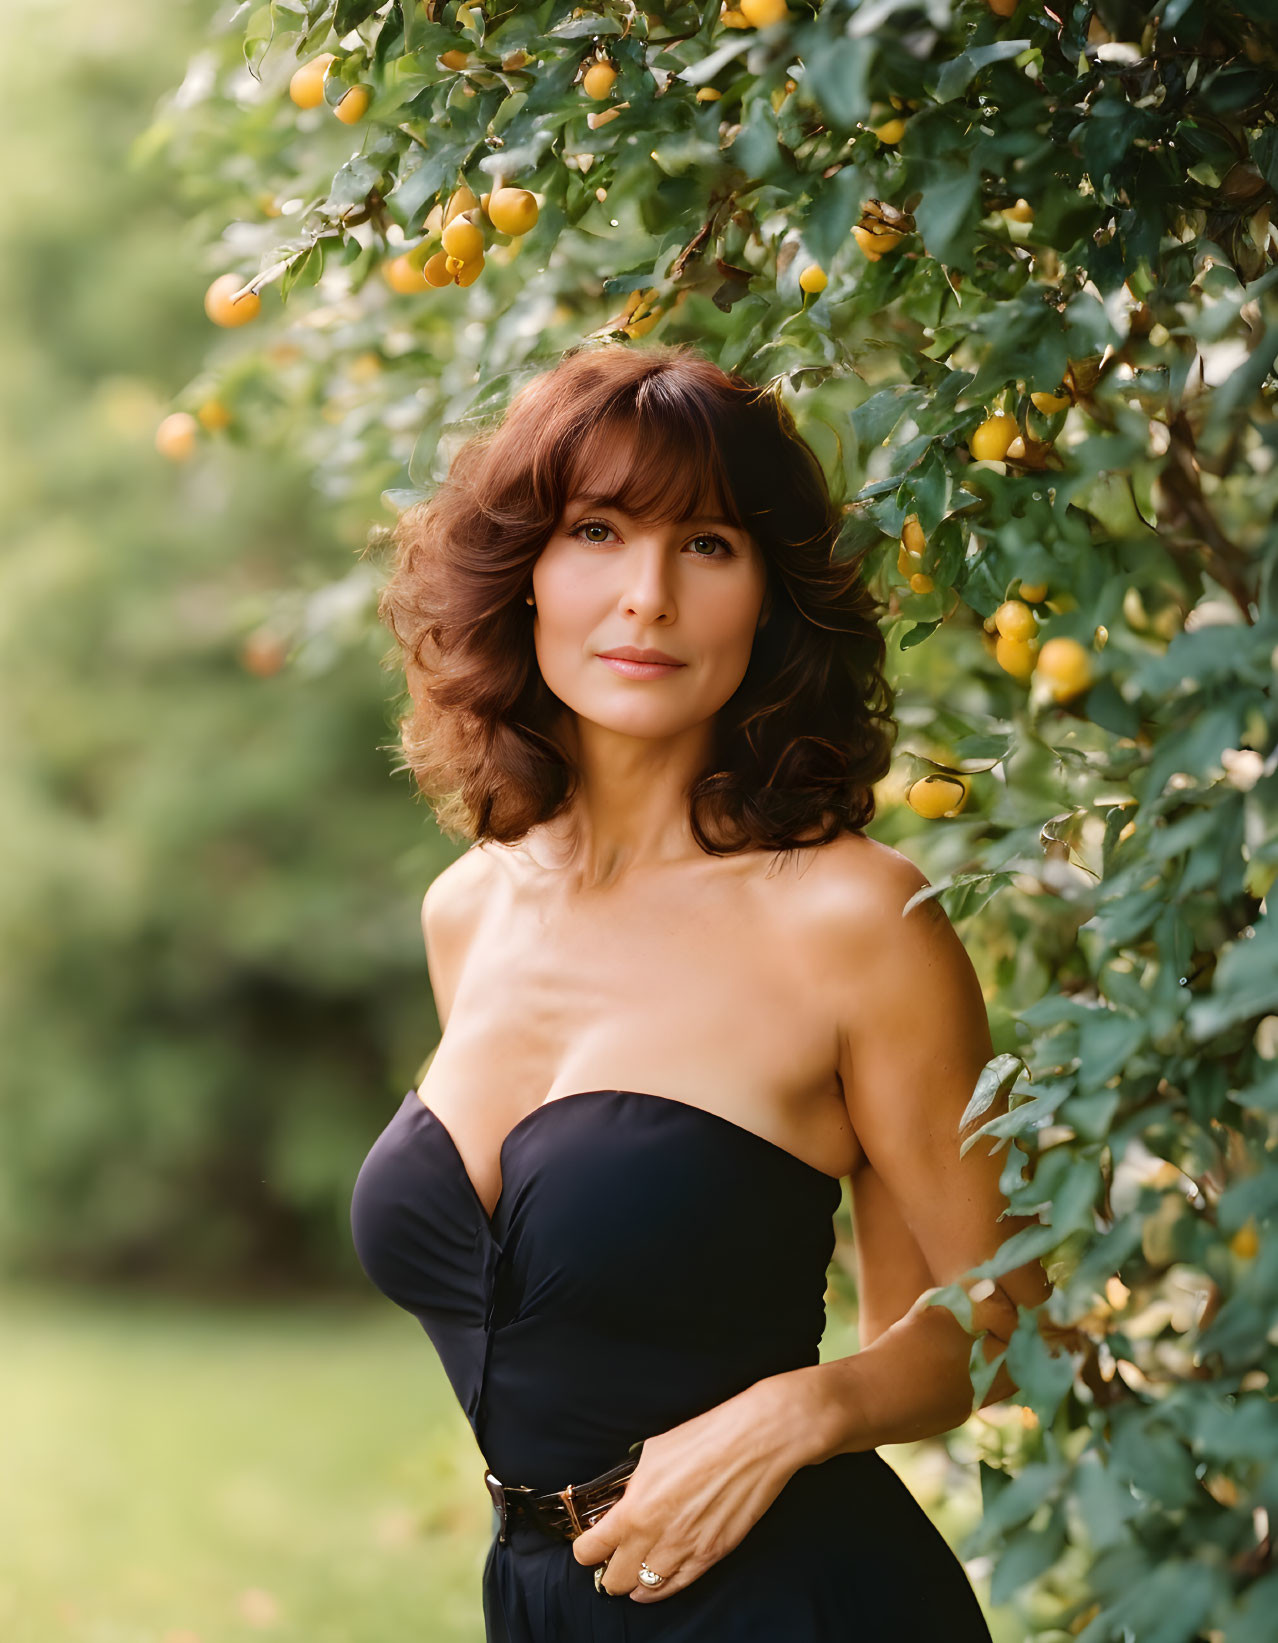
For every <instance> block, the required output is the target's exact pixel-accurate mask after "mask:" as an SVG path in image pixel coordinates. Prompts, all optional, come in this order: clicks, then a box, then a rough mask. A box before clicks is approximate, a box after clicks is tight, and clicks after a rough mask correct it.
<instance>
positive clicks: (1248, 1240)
mask: <svg viewBox="0 0 1278 1643" xmlns="http://www.w3.org/2000/svg"><path fill="white" fill-rule="evenodd" d="M1229 1247H1230V1249H1231V1250H1232V1251H1233V1252H1234V1254H1235V1255H1237V1256H1238V1257H1239V1259H1240V1260H1243V1261H1250V1260H1252V1259H1253V1258H1254V1257H1255V1256H1256V1255H1257V1254H1258V1253H1259V1251H1260V1238H1259V1236H1258V1235H1257V1232H1256V1223H1255V1221H1254V1220H1253V1219H1252V1217H1251V1216H1250V1215H1249V1216H1248V1217H1247V1219H1246V1220H1245V1221H1244V1222H1243V1224H1242V1225H1241V1226H1240V1227H1239V1228H1238V1231H1237V1232H1235V1233H1234V1235H1233V1237H1232V1238H1231V1239H1230V1240H1229Z"/></svg>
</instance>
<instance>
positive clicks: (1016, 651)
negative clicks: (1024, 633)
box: [994, 633, 1035, 679]
mask: <svg viewBox="0 0 1278 1643" xmlns="http://www.w3.org/2000/svg"><path fill="white" fill-rule="evenodd" d="M994 660H995V661H996V662H997V663H998V665H999V666H1000V667H1001V668H1002V669H1003V672H1004V673H1010V674H1011V675H1012V677H1013V678H1014V679H1028V678H1029V676H1030V675H1031V674H1032V673H1033V671H1034V662H1035V651H1034V647H1033V646H1032V645H1030V644H1027V643H1026V642H1025V640H1024V639H1008V638H1005V637H1004V635H1003V634H1001V633H1000V634H999V636H998V638H997V640H996V641H995V643H994Z"/></svg>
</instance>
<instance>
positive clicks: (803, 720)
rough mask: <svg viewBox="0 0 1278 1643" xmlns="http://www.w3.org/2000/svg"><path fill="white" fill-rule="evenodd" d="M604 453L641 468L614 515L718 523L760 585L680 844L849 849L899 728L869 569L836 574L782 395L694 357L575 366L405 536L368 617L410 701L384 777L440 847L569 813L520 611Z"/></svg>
mask: <svg viewBox="0 0 1278 1643" xmlns="http://www.w3.org/2000/svg"><path fill="white" fill-rule="evenodd" d="M618 433H621V434H623V435H629V436H632V438H633V443H632V444H631V445H630V447H629V448H630V449H632V450H634V451H642V453H643V461H642V464H641V465H638V466H634V467H632V468H631V469H630V471H629V472H628V474H627V477H626V480H625V483H624V485H623V486H622V487H621V489H620V490H619V491H617V492H616V494H614V495H612V496H610V497H609V498H608V499H607V500H608V501H609V502H611V503H612V504H613V505H615V506H617V507H619V508H624V509H625V510H626V512H627V513H629V514H630V515H631V516H632V517H634V518H637V519H645V520H646V519H652V520H656V519H660V520H680V519H687V518H690V517H693V516H695V515H697V514H699V513H713V514H717V515H719V516H721V517H723V518H725V519H728V520H730V521H731V522H732V523H733V524H736V525H738V526H739V527H741V528H743V529H745V530H747V531H749V532H750V534H751V535H752V536H753V538H754V540H755V541H756V542H757V544H758V546H759V548H760V550H761V551H762V554H763V558H764V560H765V563H766V567H767V582H768V591H767V595H765V602H764V610H765V612H766V613H767V614H766V617H765V620H764V622H763V624H762V626H761V627H760V628H759V630H758V632H757V633H756V635H755V639H754V646H753V650H752V652H751V655H750V661H749V665H748V667H747V669H746V673H745V676H744V678H743V679H742V681H741V683H740V685H739V686H738V687H737V689H736V690H735V691H734V692H733V694H732V696H731V697H730V698H729V699H728V701H727V702H726V703H725V704H724V706H723V707H722V708H721V709H720V711H719V712H718V714H716V716H715V724H714V730H713V734H712V736H711V738H710V740H711V745H712V752H711V756H710V758H709V761H708V764H707V766H706V768H705V769H704V770H703V771H702V772H701V774H700V775H699V777H698V778H697V780H696V781H695V782H694V783H693V784H692V786H691V788H690V790H689V793H688V804H689V822H690V827H691V831H692V833H693V836H694V837H695V838H696V840H697V842H698V844H699V845H700V846H701V848H702V849H703V850H705V851H706V852H707V853H709V854H715V855H727V854H734V853H736V852H738V851H742V850H749V849H765V850H788V849H803V848H809V847H811V846H813V845H817V844H823V843H826V842H828V841H829V840H831V839H833V838H836V837H837V836H838V835H839V834H840V833H842V832H853V831H857V830H859V829H861V828H863V827H864V826H865V825H866V823H867V822H869V821H870V820H871V819H872V817H873V815H874V794H873V784H874V783H875V782H876V781H878V780H879V779H880V777H882V776H883V775H884V774H885V773H886V772H887V769H888V766H889V763H890V759H891V751H892V746H893V743H894V741H895V737H896V728H897V727H896V725H895V722H894V720H893V719H892V707H893V692H892V690H891V687H890V686H889V685H888V683H887V681H886V679H885V677H884V671H883V669H884V660H885V654H886V644H885V641H884V638H883V634H882V631H881V629H880V626H879V611H878V607H877V603H876V601H875V599H874V597H873V595H872V594H871V593H870V591H869V589H868V588H867V587H866V585H865V582H864V580H863V576H862V558H863V555H862V554H858V555H856V556H852V557H846V558H840V557H838V556H837V555H836V551H835V550H836V547H837V546H838V544H839V541H840V537H841V534H842V529H843V520H844V516H843V510H842V507H841V506H840V505H839V504H838V503H836V502H835V500H834V499H833V497H832V495H831V492H830V489H829V487H828V485H827V482H826V479H825V475H824V473H823V471H822V468H821V464H820V462H819V461H818V459H817V456H816V454H815V452H814V451H813V450H812V447H811V446H810V445H808V444H807V442H806V441H805V440H804V439H803V438H802V437H801V435H800V434H799V432H798V430H797V427H796V425H795V422H794V418H793V416H792V414H791V413H790V411H789V409H788V407H787V406H786V405H785V403H784V401H783V400H782V398H781V395H780V389H779V385H777V386H775V387H774V386H769V387H759V386H756V385H755V384H753V383H750V382H748V381H747V380H746V379H745V378H744V377H743V376H741V375H739V374H737V373H736V372H725V371H724V370H723V369H722V368H721V367H720V366H718V365H717V364H715V363H714V362H713V361H712V360H710V359H708V358H707V357H706V356H705V355H703V354H702V353H700V352H699V351H698V350H697V349H696V348H695V347H694V346H693V344H691V343H677V344H661V345H651V344H649V345H645V346H642V347H636V346H634V345H632V344H627V343H600V344H582V345H579V346H577V347H575V348H572V349H570V350H569V351H568V352H567V353H566V354H565V355H564V357H563V358H562V359H561V360H560V361H559V362H558V363H557V364H555V365H553V366H552V367H550V368H548V369H546V370H543V371H542V372H541V373H540V374H538V375H537V376H535V377H533V378H532V379H530V380H529V381H527V382H526V383H524V384H523V386H522V387H521V388H520V389H519V391H518V392H517V393H516V394H515V395H514V397H513V398H512V400H511V402H510V404H509V406H508V407H507V409H506V411H505V412H504V413H501V414H499V415H498V416H497V419H496V420H495V422H494V423H493V424H492V425H491V426H487V427H484V426H482V425H481V427H480V429H479V431H478V432H476V433H475V434H474V435H473V436H472V437H471V438H470V439H469V440H467V442H466V443H465V444H464V445H463V446H462V447H461V448H460V449H459V450H458V451H457V453H456V454H455V456H454V457H453V459H452V462H451V464H450V466H449V470H448V474H447V477H446V478H445V479H444V480H443V481H441V482H440V483H439V484H438V485H437V486H436V487H435V489H434V490H433V491H432V492H431V493H430V494H429V495H427V496H426V497H425V498H424V499H423V500H420V501H418V502H416V503H414V504H413V505H412V506H410V507H408V508H406V509H405V510H404V512H403V513H402V514H401V515H400V517H399V519H398V521H397V523H396V525H395V527H394V528H393V531H392V532H391V539H392V541H393V543H394V563H393V568H392V570H391V573H390V576H389V578H388V580H387V582H386V583H385V586H384V588H383V590H382V593H381V596H380V599H379V602H378V615H379V617H380V618H381V619H382V621H383V622H385V623H386V625H387V626H388V627H389V628H390V630H391V632H392V633H393V634H394V635H395V638H396V640H397V641H398V646H397V650H396V649H395V648H392V650H391V651H390V652H389V653H388V655H387V656H386V658H384V660H385V662H386V664H387V665H388V666H393V665H395V664H396V662H397V661H400V662H402V665H403V667H404V671H405V675H406V680H407V684H408V691H409V694H410V696H411V698H412V706H411V709H410V710H409V711H408V712H407V713H405V714H404V715H403V716H402V717H401V718H400V719H399V750H400V751H402V755H403V759H402V762H401V763H399V764H397V766H396V769H397V770H409V771H411V772H412V774H413V776H414V778H415V780H416V783H417V786H418V789H419V790H420V792H421V793H422V794H424V795H425V796H426V798H427V799H428V800H429V802H430V803H431V805H432V808H433V809H434V811H435V815H436V818H437V820H438V822H439V825H440V827H441V828H442V829H443V830H444V831H445V832H446V833H448V834H450V835H452V836H454V837H456V836H458V835H460V836H461V837H464V838H468V839H471V840H472V841H479V840H485V839H492V840H495V841H497V842H500V843H503V844H510V843H513V842H515V841H516V840H518V839H519V838H521V837H522V836H523V835H524V834H525V833H526V832H527V831H528V830H529V829H530V828H531V827H533V826H534V825H535V824H537V823H539V822H544V821H547V820H549V819H550V818H551V817H552V816H554V815H556V814H557V813H558V812H559V811H561V810H562V809H563V807H564V806H565V805H566V804H567V802H568V801H569V799H570V798H571V797H572V794H573V792H574V790H575V787H576V784H577V780H578V776H577V771H576V769H575V766H574V765H573V762H572V760H571V758H570V756H569V755H568V753H567V751H566V750H565V748H564V746H562V745H561V743H560V742H559V741H558V740H556V738H555V736H554V734H553V729H554V726H555V723H556V721H557V720H559V719H562V716H563V715H564V714H566V713H567V712H569V711H570V710H569V709H567V708H566V707H565V705H564V704H563V703H562V702H561V701H560V700H559V699H558V698H557V697H556V696H554V695H552V693H551V692H550V690H549V687H548V686H547V685H546V683H545V681H544V679H543V678H542V674H541V669H540V667H539V666H538V663H537V656H536V651H535V649H534V645H533V621H534V613H533V611H532V609H531V608H530V607H529V605H528V604H527V602H526V598H525V596H526V594H527V593H528V592H529V590H530V589H531V586H532V568H533V565H534V563H535V561H536V560H537V558H538V556H539V555H540V553H541V551H542V549H543V548H544V547H545V545H546V543H547V542H548V541H549V540H550V537H551V535H552V534H553V532H554V530H555V528H556V527H557V526H558V525H559V523H560V521H561V518H562V513H563V509H564V508H565V507H566V505H567V503H568V500H569V499H570V498H571V497H572V496H574V495H577V494H583V493H586V492H590V491H593V490H595V489H597V487H596V486H593V485H592V484H591V483H590V476H591V473H592V471H593V465H594V463H595V459H596V457H597V456H601V455H602V456H604V458H605V460H606V454H607V452H608V449H609V447H610V446H611V448H612V450H613V452H614V453H615V451H616V449H617V445H616V439H617V435H618ZM614 460H615V457H614ZM814 829H816V830H817V831H816V833H815V835H814V834H813V830H814Z"/></svg>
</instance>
